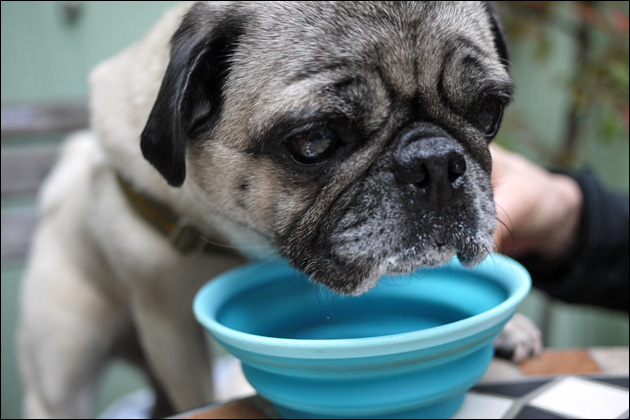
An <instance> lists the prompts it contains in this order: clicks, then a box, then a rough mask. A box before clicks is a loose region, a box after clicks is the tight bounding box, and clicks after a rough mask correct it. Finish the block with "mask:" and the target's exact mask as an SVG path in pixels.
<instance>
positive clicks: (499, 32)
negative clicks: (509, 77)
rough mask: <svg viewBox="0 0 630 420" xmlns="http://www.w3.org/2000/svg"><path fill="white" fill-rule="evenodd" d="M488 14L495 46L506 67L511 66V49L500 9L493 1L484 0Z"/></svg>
mask: <svg viewBox="0 0 630 420" xmlns="http://www.w3.org/2000/svg"><path fill="white" fill-rule="evenodd" d="M483 4H484V6H485V8H486V11H487V12H488V16H490V29H491V30H492V36H493V37H494V47H495V48H496V50H497V53H498V54H499V58H501V61H502V62H503V65H504V66H505V68H506V69H509V67H510V51H509V50H508V44H507V38H506V36H505V31H504V30H503V24H501V19H499V11H498V10H497V5H496V4H495V3H494V2H491V1H484V2H483Z"/></svg>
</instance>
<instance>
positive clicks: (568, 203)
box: [490, 144, 582, 258]
mask: <svg viewBox="0 0 630 420" xmlns="http://www.w3.org/2000/svg"><path fill="white" fill-rule="evenodd" d="M490 152H491V153H492V160H493V163H492V185H493V187H494V202H495V206H496V211H497V228H496V231H495V234H494V240H495V249H496V250H497V251H498V252H501V253H503V254H506V255H509V256H513V257H516V256H519V255H523V254H527V253H536V254H538V255H541V256H543V257H547V258H553V257H557V256H560V255H562V254H563V253H565V252H566V251H568V250H569V249H570V248H571V245H572V244H573V243H574V241H575V239H576V237H577V230H578V226H579V221H580V217H581V213H582V192H581V190H580V188H579V186H578V185H577V183H576V182H575V181H574V180H573V179H571V178H570V177H567V176H564V175H558V174H553V173H551V172H548V171H547V170H545V169H544V168H542V167H540V166H537V165H535V164H534V163H532V162H530V161H529V160H527V159H525V158H524V157H522V156H519V155H517V154H514V153H511V152H508V151H507V150H505V149H503V148H501V147H500V146H497V145H495V144H492V145H491V146H490Z"/></svg>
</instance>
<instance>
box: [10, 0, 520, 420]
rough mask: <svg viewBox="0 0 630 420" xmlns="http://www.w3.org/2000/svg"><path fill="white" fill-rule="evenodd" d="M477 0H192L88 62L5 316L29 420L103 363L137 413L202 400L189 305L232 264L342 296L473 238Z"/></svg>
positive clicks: (487, 110)
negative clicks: (130, 369)
mask: <svg viewBox="0 0 630 420" xmlns="http://www.w3.org/2000/svg"><path fill="white" fill-rule="evenodd" d="M508 66H509V61H508V55H507V47H506V43H505V40H504V37H503V34H502V30H501V24H500V23H499V20H498V18H497V15H496V13H495V9H494V7H493V6H492V5H491V4H489V3H487V2H278V3H275V2H233V3H232V2H199V3H185V4H182V5H180V6H178V7H177V8H175V9H174V10H172V11H170V12H169V13H167V14H166V15H165V16H164V18H163V19H162V20H161V21H160V22H159V23H158V24H157V26H156V27H155V28H154V29H153V30H152V31H151V32H150V33H149V34H148V35H147V36H146V38H144V39H143V40H142V41H140V42H139V43H137V44H135V45H133V46H131V47H130V48H129V49H128V50H126V51H124V52H122V53H121V54H120V55H118V56H116V57H114V58H112V59H110V60H108V61H106V62H105V63H103V64H101V65H100V66H98V67H97V68H96V69H95V70H94V72H93V73H92V74H91V76H90V86H91V113H92V114H91V127H90V130H89V131H86V132H82V133H78V134H76V135H75V136H74V137H73V138H72V139H71V140H70V141H69V142H68V144H67V145H66V146H65V148H64V151H63V154H62V157H61V159H60V162H59V163H58V165H57V166H56V168H55V169H54V171H53V172H52V174H51V175H50V177H49V179H48V181H47V183H46V185H45V188H44V190H43V193H42V196H41V209H42V210H41V223H40V225H39V227H38V231H37V234H36V238H35V241H34V244H33V248H32V252H31V255H30V262H29V267H28V272H27V275H26V279H25V284H24V288H23V294H22V318H21V326H20V332H19V345H20V351H19V354H20V357H21V368H22V372H23V378H24V385H25V401H24V409H25V415H26V416H28V417H41V418H43V417H64V418H74V417H80V418H86V417H88V416H90V415H91V412H90V407H91V404H92V401H93V398H94V391H95V389H96V387H97V385H98V378H99V374H100V373H101V372H102V371H103V369H104V367H105V366H106V362H107V361H108V360H110V359H111V358H112V357H115V356H120V357H124V358H126V359H127V360H131V361H133V362H134V363H136V364H138V365H139V366H140V367H142V368H143V369H144V370H145V371H146V373H147V377H148V378H149V380H150V382H151V384H152V385H153V387H154V388H155V391H156V395H157V397H158V398H157V405H156V410H155V414H156V415H157V414H158V413H159V414H160V415H164V414H166V413H169V412H174V411H182V410H185V409H188V408H191V407H195V406H199V405H201V404H204V403H207V402H208V401H209V400H210V399H211V396H212V384H211V377H212V376H211V372H210V362H209V356H208V353H207V351H206V348H205V345H204V336H203V333H202V330H201V327H200V326H199V325H198V324H197V322H196V321H195V320H194V318H193V315H192V311H191V302H192V299H193V296H194V294H195V293H196V291H197V290H198V289H199V287H200V286H201V285H202V284H203V283H205V282H206V281H207V280H208V279H210V278H212V277H213V276H215V275H217V274H219V273H220V272H222V271H224V270H226V269H229V268H231V267H234V266H237V265H239V264H242V263H243V262H244V261H245V260H246V259H247V258H256V259H267V258H275V257H281V258H285V259H286V260H287V261H288V262H289V263H290V264H291V265H292V266H293V267H295V268H296V269H298V270H300V271H302V272H304V273H306V274H307V275H308V276H310V277H311V278H312V279H313V280H314V281H315V282H317V283H318V284H321V285H323V286H325V287H327V288H328V289H330V290H332V291H334V292H337V293H342V294H353V295H359V294H361V293H364V292H365V291H367V290H369V289H370V288H371V287H373V286H374V285H375V284H376V282H377V280H378V279H379V277H381V276H383V275H386V274H387V275H392V274H397V273H409V272H411V271H413V270H416V269H417V268H419V267H430V266H437V265H440V264H443V263H445V262H447V261H449V260H450V259H451V258H452V257H453V256H455V255H457V256H458V257H459V260H460V261H461V262H462V263H463V264H465V265H467V266H474V265H475V264H477V263H479V262H480V261H482V260H483V259H484V258H485V257H486V256H487V255H488V253H489V252H491V250H492V248H493V239H492V234H493V231H494V229H495V224H496V216H495V208H494V203H493V195H492V186H491V183H490V171H491V157H490V152H489V150H488V145H489V143H490V142H491V140H492V139H493V138H494V137H495V135H496V133H497V130H498V129H499V126H500V124H501V118H502V114H503V109H504V108H505V106H506V105H507V104H508V103H509V102H510V100H511V98H512V93H513V82H512V80H511V78H510V76H509V74H508Z"/></svg>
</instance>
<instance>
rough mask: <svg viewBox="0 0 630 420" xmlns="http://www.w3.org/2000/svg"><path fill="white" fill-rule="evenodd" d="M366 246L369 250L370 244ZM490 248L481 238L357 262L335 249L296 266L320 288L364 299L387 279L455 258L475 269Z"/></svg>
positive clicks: (488, 241) (376, 255) (487, 238)
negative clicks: (363, 297) (380, 280)
mask: <svg viewBox="0 0 630 420" xmlns="http://www.w3.org/2000/svg"><path fill="white" fill-rule="evenodd" d="M365 246H366V248H368V249H369V246H370V244H365ZM491 247H492V236H491V235H481V234H479V235H477V238H475V239H474V240H471V238H467V239H466V241H464V243H462V244H458V246H451V245H444V244H431V245H427V244H425V245H424V246H420V245H416V246H411V247H408V248H405V249H402V250H400V249H396V250H394V251H390V252H388V251H387V250H382V249H381V250H380V252H376V251H375V252H374V253H373V254H371V253H368V254H367V255H366V254H364V255H363V256H362V258H357V259H347V258H343V257H341V256H340V255H339V254H337V253H336V252H335V248H336V247H335V246H333V247H332V248H329V251H328V252H327V254H326V255H325V256H324V255H322V254H320V253H318V252H313V253H312V254H311V258H310V259H309V262H308V263H302V264H300V263H297V264H296V262H295V261H293V263H294V265H295V266H296V267H297V268H298V269H300V270H301V271H303V272H304V273H305V274H307V275H308V276H309V277H311V278H312V279H313V280H315V281H316V282H317V283H318V284H320V285H323V286H325V287H327V288H328V289H330V290H332V291H333V292H336V293H339V294H344V295H361V294H363V293H365V292H367V291H369V290H370V289H371V288H373V287H374V286H376V284H377V283H378V281H379V279H380V278H382V277H384V276H397V275H404V274H409V273H413V272H414V271H416V270H418V269H421V268H430V267H439V266H442V265H444V264H446V263H447V262H449V261H450V260H451V259H452V258H453V257H454V256H455V255H457V258H458V259H459V261H460V262H461V263H462V265H464V266H475V265H476V264H478V263H480V262H481V261H483V260H484V259H485V258H486V256H487V255H488V253H489V250H490V249H491ZM370 254H371V255H370Z"/></svg>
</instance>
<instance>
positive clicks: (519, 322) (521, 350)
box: [492, 313, 543, 363]
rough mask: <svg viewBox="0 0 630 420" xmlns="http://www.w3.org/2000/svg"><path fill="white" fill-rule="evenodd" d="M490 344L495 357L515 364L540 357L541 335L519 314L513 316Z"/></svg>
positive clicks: (541, 347)
mask: <svg viewBox="0 0 630 420" xmlns="http://www.w3.org/2000/svg"><path fill="white" fill-rule="evenodd" d="M492 344H493V345H494V352H495V354H496V355H497V356H499V357H501V358H504V359H508V360H512V361H514V362H515V363H520V362H522V361H524V360H526V359H528V358H530V357H536V356H540V354H541V353H542V349H543V339H542V333H541V332H540V330H539V329H538V327H536V325H535V324H534V323H533V322H532V321H531V320H530V319H529V318H527V317H526V316H525V315H522V314H520V313H516V314H514V317H512V319H510V320H509V321H508V323H507V324H505V327H504V328H503V331H501V334H499V336H498V337H497V338H495V339H494V341H493V343H492Z"/></svg>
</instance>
